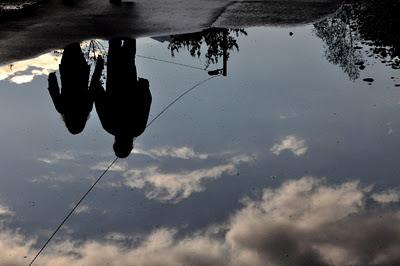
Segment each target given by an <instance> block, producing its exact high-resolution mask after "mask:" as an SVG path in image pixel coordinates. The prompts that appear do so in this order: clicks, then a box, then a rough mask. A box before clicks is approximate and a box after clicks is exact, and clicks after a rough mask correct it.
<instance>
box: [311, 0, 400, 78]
mask: <svg viewBox="0 0 400 266" xmlns="http://www.w3.org/2000/svg"><path fill="white" fill-rule="evenodd" d="M399 11H400V2H399V1H391V0H372V1H352V2H346V3H344V4H343V5H342V6H341V7H340V8H339V10H338V11H337V12H336V13H335V15H334V16H332V17H330V18H327V19H325V20H323V21H321V22H318V23H316V24H314V28H315V33H316V35H317V36H318V37H319V38H321V39H322V40H323V41H324V42H325V45H326V50H325V57H326V58H327V60H328V61H329V62H331V63H333V64H336V65H338V66H340V67H341V68H342V69H343V71H344V72H345V73H346V74H347V75H348V76H349V77H350V79H351V80H355V79H357V78H358V77H359V76H360V71H361V70H363V69H364V68H365V61H366V59H365V58H366V56H367V57H375V58H376V59H378V60H379V61H381V62H382V63H385V64H386V65H388V66H390V67H392V68H394V69H399V68H400V60H399V52H400V31H399V25H400V24H399V23H400V16H399V15H398V14H399ZM363 51H365V56H363Z"/></svg>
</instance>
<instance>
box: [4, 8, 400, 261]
mask: <svg viewBox="0 0 400 266" xmlns="http://www.w3.org/2000/svg"><path fill="white" fill-rule="evenodd" d="M398 3H399V2H398V1H393V2H388V1H385V2H378V1H371V2H367V3H365V2H362V3H361V2H355V3H353V4H344V5H342V6H341V8H340V9H339V10H338V11H337V12H336V13H335V14H334V15H333V16H330V17H327V18H326V19H324V20H322V21H319V22H317V23H314V24H308V25H298V26H290V27H289V26H286V27H278V26H274V27H269V26H265V27H253V28H243V29H223V28H211V29H205V30H203V31H199V32H195V33H188V34H181V35H168V36H155V37H152V38H139V39H136V40H135V39H130V38H121V39H116V38H114V39H112V40H103V39H94V40H82V42H81V43H75V44H68V43H66V44H65V47H62V48H61V47H60V49H59V50H55V51H53V52H50V53H46V54H42V55H39V56H37V57H35V58H30V59H26V60H23V61H18V62H14V63H12V64H8V65H3V66H1V67H0V125H1V130H0V139H1V141H0V169H1V175H0V247H1V248H0V265H28V264H29V262H30V261H31V260H32V258H33V257H34V256H35V254H36V252H37V251H38V249H39V248H40V247H41V246H42V245H43V243H44V242H45V241H46V240H47V239H48V238H49V236H50V235H51V233H52V232H53V230H54V229H55V228H56V227H57V226H58V225H59V223H60V222H61V221H62V219H63V218H64V217H65V215H66V214H67V213H68V211H70V210H71V209H72V208H73V207H74V205H75V204H76V202H77V201H78V200H79V198H80V197H81V196H82V195H83V194H84V193H85V192H86V191H87V189H88V188H89V187H90V186H91V185H92V184H93V182H94V181H95V180H96V179H97V178H98V177H99V176H100V175H101V174H102V173H103V171H104V170H105V169H106V168H107V167H108V166H109V165H110V163H111V162H113V160H114V159H115V158H118V157H124V158H118V159H117V161H116V162H115V163H114V164H113V165H112V166H111V168H110V169H109V170H108V171H107V172H106V174H105V175H104V176H103V178H102V179H101V181H100V182H99V183H98V184H97V185H96V187H95V188H94V190H93V191H91V193H90V194H89V195H88V196H87V198H85V200H84V201H83V202H82V203H81V204H80V205H79V207H78V208H77V209H76V210H75V212H74V214H73V215H72V216H71V217H70V219H69V220H68V221H67V222H66V223H65V225H64V226H63V227H62V229H61V230H60V231H59V232H58V233H57V235H56V236H55V238H54V239H53V240H52V242H51V243H50V244H49V246H48V247H47V248H46V249H45V250H44V251H43V253H42V254H41V256H40V257H39V258H38V259H37V261H36V262H35V265H73V266H75V265H76V266H77V265H278V266H280V265H332V266H333V265H400V253H399V250H400V226H399V224H400V210H399V203H400V182H399V175H400V168H399V159H400V156H399V154H400V153H399V147H400V91H399V89H400V88H399V86H400V75H399V73H400V72H399V71H400V59H399V53H400V50H399V41H400V36H399V32H400V31H399V30H398V29H399V26H398V25H399V23H398V22H399V17H398V16H397V14H398V12H397V11H398V10H399V7H400V4H398ZM100 58H101V59H100ZM102 61H104V66H103V67H102ZM82 85H83V86H82ZM150 95H151V96H150ZM146 124H147V125H148V126H147V127H146ZM71 133H72V134H71ZM116 143H117V144H116ZM132 143H133V144H132ZM116 156H117V157H116ZM125 157H126V158H125Z"/></svg>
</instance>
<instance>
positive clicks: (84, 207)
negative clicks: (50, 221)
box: [71, 205, 90, 214]
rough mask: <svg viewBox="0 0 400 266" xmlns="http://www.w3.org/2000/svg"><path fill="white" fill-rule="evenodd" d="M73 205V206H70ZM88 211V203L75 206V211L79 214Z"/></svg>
mask: <svg viewBox="0 0 400 266" xmlns="http://www.w3.org/2000/svg"><path fill="white" fill-rule="evenodd" d="M71 207H73V206H71ZM88 212H90V207H89V205H80V206H78V208H76V210H75V213H76V214H80V213H88Z"/></svg>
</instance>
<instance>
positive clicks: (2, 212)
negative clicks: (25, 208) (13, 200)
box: [0, 204, 14, 216]
mask: <svg viewBox="0 0 400 266" xmlns="http://www.w3.org/2000/svg"><path fill="white" fill-rule="evenodd" d="M13 215H14V212H13V211H11V210H10V209H9V208H8V207H7V206H4V205H1V204H0V216H13Z"/></svg>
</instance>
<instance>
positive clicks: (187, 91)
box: [28, 76, 218, 266]
mask: <svg viewBox="0 0 400 266" xmlns="http://www.w3.org/2000/svg"><path fill="white" fill-rule="evenodd" d="M215 77H218V76H212V77H209V78H207V79H205V80H202V81H200V82H198V83H196V84H195V85H194V86H192V87H190V88H189V89H187V90H186V91H184V92H183V93H182V94H180V95H179V96H178V97H177V98H176V99H175V100H173V101H172V102H170V103H169V104H168V105H167V106H166V107H165V108H164V109H163V110H161V112H159V113H158V114H157V115H156V116H155V117H154V118H153V119H152V120H151V121H150V122H149V123H148V124H147V126H146V128H148V127H149V126H150V125H151V124H153V122H154V121H156V119H158V118H159V117H160V116H161V115H162V114H164V113H165V112H166V111H167V110H168V109H169V108H170V107H171V106H172V105H174V104H175V103H176V102H177V101H179V100H180V99H182V97H184V96H185V95H186V94H188V93H189V92H191V91H192V90H194V89H195V88H197V87H199V86H200V85H202V84H204V83H205V82H207V81H209V80H210V79H213V78H215ZM117 160H118V157H115V159H114V160H113V161H112V162H111V163H110V164H109V165H108V167H107V168H106V169H105V170H104V171H103V172H102V173H101V175H100V176H99V177H98V178H97V179H96V181H95V182H94V183H93V185H92V186H91V187H90V188H89V189H88V191H86V193H85V194H83V196H82V197H81V199H80V200H79V201H78V202H77V203H76V204H75V206H74V208H72V210H71V211H70V212H69V213H68V214H67V216H65V218H64V220H62V222H61V223H60V225H59V226H58V227H57V228H56V230H55V231H54V232H53V234H51V236H50V237H49V239H48V240H47V241H46V242H45V243H44V245H43V246H42V248H41V249H40V250H39V252H38V253H37V254H36V255H35V257H34V258H33V259H32V261H31V262H30V263H29V264H28V265H29V266H31V265H33V263H34V262H35V261H36V259H37V258H38V257H39V256H40V254H41V253H42V252H43V250H44V249H45V248H46V247H47V245H48V244H49V243H50V241H51V240H52V239H53V237H54V236H55V235H56V234H57V232H58V231H59V230H60V229H61V227H62V226H63V225H64V224H65V223H66V222H67V220H68V219H69V217H71V215H72V214H73V213H74V211H75V210H76V209H77V208H78V206H79V205H80V204H81V203H82V201H83V200H84V199H85V198H86V196H87V195H89V193H90V192H91V191H92V190H93V188H94V187H95V186H96V185H97V183H99V181H100V180H101V179H102V177H103V176H104V175H105V174H106V173H107V172H108V170H110V168H111V167H112V166H113V165H114V164H115V163H116V162H117Z"/></svg>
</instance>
